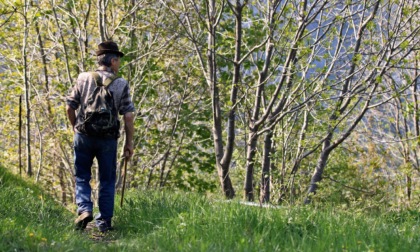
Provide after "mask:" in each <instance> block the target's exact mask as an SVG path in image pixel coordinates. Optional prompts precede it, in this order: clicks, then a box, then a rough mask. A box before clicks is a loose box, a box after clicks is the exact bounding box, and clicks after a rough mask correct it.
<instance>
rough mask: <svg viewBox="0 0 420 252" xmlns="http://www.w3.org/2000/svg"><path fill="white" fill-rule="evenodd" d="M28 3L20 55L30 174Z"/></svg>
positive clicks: (29, 169) (27, 168)
mask: <svg viewBox="0 0 420 252" xmlns="http://www.w3.org/2000/svg"><path fill="white" fill-rule="evenodd" d="M27 11H28V3H27V1H25V6H24V7H23V16H24V29H25V31H24V33H25V34H24V36H23V45H22V57H23V82H24V84H25V108H26V173H27V174H28V175H29V176H32V163H31V107H30V93H29V79H28V59H27V57H28V56H27V52H26V48H27V45H26V43H27V39H28V32H29V31H28V30H29V27H28V25H29V24H28V18H27Z"/></svg>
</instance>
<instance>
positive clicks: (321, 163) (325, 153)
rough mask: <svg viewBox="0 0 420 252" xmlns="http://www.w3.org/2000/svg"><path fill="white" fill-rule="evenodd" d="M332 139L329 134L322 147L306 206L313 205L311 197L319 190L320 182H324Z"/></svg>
mask: <svg viewBox="0 0 420 252" xmlns="http://www.w3.org/2000/svg"><path fill="white" fill-rule="evenodd" d="M331 138H332V134H329V136H328V137H327V140H325V142H324V144H323V145H322V150H321V154H320V155H319V157H318V161H317V164H316V167H315V171H314V174H313V175H312V178H311V183H310V186H309V190H308V195H307V197H306V199H305V204H309V203H311V197H312V195H314V194H315V193H316V190H317V188H318V182H320V181H321V180H322V174H323V172H324V168H325V166H326V165H327V161H328V157H329V156H330V153H331V149H330V145H331Z"/></svg>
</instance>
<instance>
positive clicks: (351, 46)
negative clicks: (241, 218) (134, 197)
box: [0, 0, 420, 206]
mask: <svg viewBox="0 0 420 252" xmlns="http://www.w3.org/2000/svg"><path fill="white" fill-rule="evenodd" d="M419 11H420V10H419V9H418V6H416V4H415V1H376V0H372V1H344V2H343V1H336V0H334V1H327V0H325V1H324V0H322V1H315V2H310V1H304V2H302V1H297V0H292V1H277V0H275V1H265V2H258V1H236V2H235V1H215V0H214V1H213V0H209V1H196V0H188V1H185V0H181V1H151V0H142V1H120V0H117V1H102V0H100V1H97V2H95V1H88V0H82V1H59V0H58V1H53V2H51V1H45V0H43V1H10V0H6V1H3V2H2V3H0V27H1V32H0V41H2V42H1V43H0V47H1V49H2V50H0V79H1V81H2V85H1V86H0V109H1V110H2V113H1V118H0V129H1V130H0V137H1V138H2V139H3V141H1V143H0V150H1V152H0V162H1V163H4V164H7V167H8V169H10V170H12V171H13V172H15V173H20V172H21V169H23V171H22V172H25V170H27V169H28V166H29V161H31V162H32V166H33V171H34V177H33V179H34V180H35V181H37V182H38V183H40V184H42V185H43V186H44V188H46V190H47V191H48V193H50V194H51V195H53V197H54V198H56V199H59V200H60V201H61V202H63V203H66V204H68V203H72V201H73V193H74V180H73V179H74V178H73V173H74V171H73V164H72V163H73V159H72V134H73V132H72V130H71V129H70V127H69V125H68V122H67V119H66V116H65V113H64V107H65V102H64V99H65V96H66V94H67V93H68V91H69V89H70V88H71V86H72V85H74V83H75V80H76V78H77V76H78V74H79V73H80V72H82V71H90V70H93V69H94V68H95V64H96V63H95V53H94V52H95V49H96V45H97V44H98V43H99V42H100V41H101V40H104V39H112V40H115V41H116V42H118V44H119V46H120V49H121V50H122V51H124V52H125V53H126V56H125V57H124V58H123V62H122V66H121V69H120V73H119V74H120V75H121V76H122V77H124V78H126V79H127V80H128V81H129V83H130V92H131V94H132V97H133V101H134V103H135V107H136V109H137V110H136V120H135V128H136V132H135V147H136V152H135V155H134V157H133V159H132V161H131V162H130V164H129V166H130V167H129V172H128V174H127V175H128V176H127V186H128V187H129V188H139V189H159V190H161V189H162V190H163V189H170V190H174V191H177V190H180V191H196V192H202V193H205V192H206V193H214V192H217V190H216V188H217V187H218V183H220V182H218V181H219V180H220V170H218V169H219V168H220V167H219V166H220V165H221V163H223V169H224V171H227V175H226V174H225V176H230V177H231V180H232V184H233V188H235V190H236V188H240V189H242V188H243V187H244V184H246V183H247V185H249V188H246V189H245V190H250V191H260V190H258V189H262V188H264V187H265V186H264V183H265V185H267V184H270V190H269V191H270V192H271V201H272V202H276V203H284V204H295V203H300V202H301V201H302V200H303V198H304V197H305V196H306V191H307V188H308V186H312V185H316V184H317V183H318V182H319V186H320V188H322V190H323V192H320V194H319V195H317V196H316V197H315V198H317V199H319V200H320V201H321V202H326V201H334V202H335V203H345V204H347V205H350V206H353V205H357V204H358V203H360V202H362V201H372V202H373V201H377V203H376V204H377V205H380V203H381V202H383V201H384V200H385V199H386V200H387V201H388V202H389V201H393V203H392V204H391V205H398V204H399V203H400V202H405V203H404V204H407V205H408V204H416V201H413V199H415V196H416V195H418V194H419V187H418V185H417V184H418V181H419V180H418V179H419V174H418V170H419V161H418V157H417V156H418V154H417V153H418V151H419V145H418V143H417V142H416V140H414V139H417V138H418V137H419V131H418V130H417V131H416V128H417V129H418V127H416V125H418V123H416V121H417V122H418V121H419V120H418V110H419V106H418V103H417V96H418V94H417V93H418V91H417V86H418V80H419V76H418V61H419V53H418V48H417V47H418V43H419V38H420V36H419V33H420V29H419V27H420V25H419V18H418V13H419ZM393 13H395V15H393ZM236 22H239V23H236ZM210 26H211V27H213V28H214V30H212V29H209V28H210ZM239 28H240V29H239ZM211 32H213V33H211ZM211 38H214V39H215V41H214V43H215V44H211V43H209V41H211ZM212 53H214V55H213V54H212ZM213 56H214V57H213ZM25 62H26V63H25ZM213 67H214V68H213ZM25 73H26V74H25ZM25 84H27V85H25ZM215 90H217V92H216V91H215ZM21 95H23V96H22V97H23V98H24V99H23V104H27V106H23V110H22V116H21V118H22V123H23V125H27V126H28V127H27V128H26V129H25V127H23V128H22V129H21V130H22V131H21V132H19V97H21ZM215 98H217V99H215ZM218 109H219V110H218ZM390 118H391V119H390ZM416 118H417V119H416ZM229 125H232V130H230V129H228V127H229ZM29 126H30V127H29ZM26 130H28V131H29V132H25V131H26ZM20 136H21V137H22V139H20V138H19V137H20ZM384 137H386V138H387V139H391V140H392V141H394V140H395V141H396V142H395V143H394V144H392V145H388V146H390V148H391V146H392V150H390V151H389V152H383V151H382V150H381V149H382V148H384V144H378V141H373V140H372V139H382V138H384ZM26 140H30V141H28V142H26ZM268 140H270V141H271V142H270V141H268ZM347 140H349V142H351V143H352V144H353V145H351V147H350V148H341V147H343V146H344V147H345V146H346V145H345V144H343V143H346V141H347ZM19 141H20V142H19ZM123 142H124V139H123V138H121V139H120V142H119V146H120V147H121V146H122V145H123ZM267 142H270V144H266V143H267ZM20 143H21V144H22V146H21V148H20V149H19V146H20V145H19V144H20ZM372 146H373V147H372ZM26 147H32V148H31V151H29V148H28V149H26ZM354 148H356V151H357V154H354V153H353V149H354ZM120 149H121V148H120ZM218 152H221V153H218ZM19 153H20V155H19ZM225 154H226V155H225ZM230 154H231V156H230ZM217 155H218V156H217ZM223 157H225V158H223ZM373 157H374V158H373ZM267 160H268V161H269V162H267ZM222 161H223V162H222ZM375 165H376V166H375ZM378 165H379V166H380V168H378V169H377V167H379V166H378ZM25 166H26V168H25ZM122 166H123V165H122V162H120V166H119V171H120V170H121V167H122ZM264 166H265V167H264ZM372 167H376V168H372ZM95 168H96V166H95V167H94V169H93V172H95ZM375 169H376V170H375ZM264 172H266V173H264ZM323 172H325V174H323V175H322V173H323ZM313 174H315V175H317V174H321V176H319V177H317V176H315V175H313ZM387 174H393V176H386V175H387ZM394 175H395V177H394ZM314 177H316V178H314ZM119 178H120V179H121V172H119ZM255 178H257V179H255ZM310 178H313V179H314V180H319V179H321V178H323V179H324V180H323V181H322V182H320V181H316V183H312V184H311V183H310V182H309V180H310ZM225 179H226V177H225V178H222V183H223V182H224V181H226V180H225ZM267 181H269V183H267ZM334 181H337V182H334ZM408 181H412V182H408ZM93 182H94V181H93ZM244 182H246V183H244ZM406 182H407V183H406ZM410 183H412V184H410ZM408 184H410V186H406V185H408ZM118 186H121V181H120V180H119V183H118ZM245 187H247V186H245ZM349 187H350V188H358V189H361V190H366V191H369V192H370V191H371V190H373V191H374V193H373V194H374V195H375V196H372V197H370V196H367V195H366V194H365V193H361V192H358V191H357V190H354V189H349ZM344 188H347V189H344ZM406 189H407V190H408V189H409V190H408V191H410V190H411V191H410V193H411V194H410V195H411V199H410V200H411V203H410V202H409V200H408V198H409V197H408V194H409V193H408V192H406V191H407V190H406ZM261 191H262V190H261ZM344 191H345V192H346V193H344ZM247 193H250V192H247ZM257 193H260V192H257ZM384 194H385V195H386V196H384V197H382V196H383V195H384ZM256 198H258V197H256ZM269 200H270V199H269Z"/></svg>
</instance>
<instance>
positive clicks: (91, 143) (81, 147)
mask: <svg viewBox="0 0 420 252" xmlns="http://www.w3.org/2000/svg"><path fill="white" fill-rule="evenodd" d="M95 157H96V159H97V161H98V167H99V198H98V205H99V215H98V216H97V217H96V219H99V220H104V221H106V222H109V223H110V222H111V218H112V216H113V214H114V198H115V180H116V169H117V139H115V138H101V137H92V136H87V135H83V134H79V133H76V134H75V136H74V167H75V176H76V204H77V206H78V209H77V212H78V213H79V214H80V213H82V212H85V211H90V212H92V210H93V203H92V200H91V193H92V188H91V186H90V180H91V178H92V175H91V174H92V172H91V168H92V164H93V159H94V158H95Z"/></svg>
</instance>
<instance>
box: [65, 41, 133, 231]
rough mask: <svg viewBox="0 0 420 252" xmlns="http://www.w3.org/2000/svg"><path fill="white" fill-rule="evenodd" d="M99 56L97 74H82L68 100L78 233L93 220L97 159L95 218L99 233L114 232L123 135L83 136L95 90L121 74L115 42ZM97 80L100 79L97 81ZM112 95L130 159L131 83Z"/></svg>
mask: <svg viewBox="0 0 420 252" xmlns="http://www.w3.org/2000/svg"><path fill="white" fill-rule="evenodd" d="M96 55H97V56H98V57H97V58H98V65H99V67H98V69H97V70H96V73H97V74H93V73H91V72H85V73H81V74H80V75H79V77H78V78H77V83H76V85H75V86H74V87H73V88H72V89H71V92H70V95H69V96H67V99H66V102H67V106H66V110H67V116H68V118H69V120H70V123H71V125H72V126H73V131H74V167H75V179H76V204H77V207H78V209H77V213H78V215H79V216H78V218H77V219H76V220H75V224H76V229H82V230H83V229H85V228H86V225H87V224H88V222H90V221H92V220H93V215H92V211H93V203H92V201H91V191H92V189H91V186H90V183H89V182H90V180H91V166H92V163H93V159H94V158H95V157H96V159H97V161H98V169H99V183H100V186H99V197H98V205H99V214H98V215H97V216H95V222H96V226H97V227H98V228H99V231H101V232H106V231H108V230H110V229H111V228H112V225H111V219H112V217H113V213H114V198H115V182H116V168H117V138H118V136H119V131H118V130H115V131H116V132H112V133H113V134H108V135H106V136H97V135H89V134H87V133H86V132H83V131H84V130H83V128H84V127H82V126H83V123H84V121H85V120H84V115H85V113H84V109H85V108H86V104H87V102H88V98H89V96H90V95H91V94H92V92H93V91H94V90H95V88H96V86H97V84H96V83H97V82H98V81H99V82H102V83H105V80H106V79H109V78H111V79H112V77H114V78H115V76H116V75H117V73H118V70H119V67H120V63H121V57H123V56H124V54H123V53H122V52H120V51H119V49H118V45H117V44H116V43H115V42H112V41H106V42H102V43H100V44H99V45H98V50H97V51H96ZM95 76H96V78H95ZM108 90H109V91H110V93H111V94H112V97H113V100H114V106H115V109H116V111H118V113H119V114H120V115H122V116H123V121H124V129H125V145H124V155H125V158H127V159H129V158H131V156H132V155H133V148H134V147H133V133H134V114H133V112H134V105H133V103H132V101H131V98H130V93H129V85H128V82H127V81H126V80H125V79H123V78H117V79H115V80H113V81H112V82H111V84H109V86H108ZM118 125H119V124H118Z"/></svg>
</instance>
